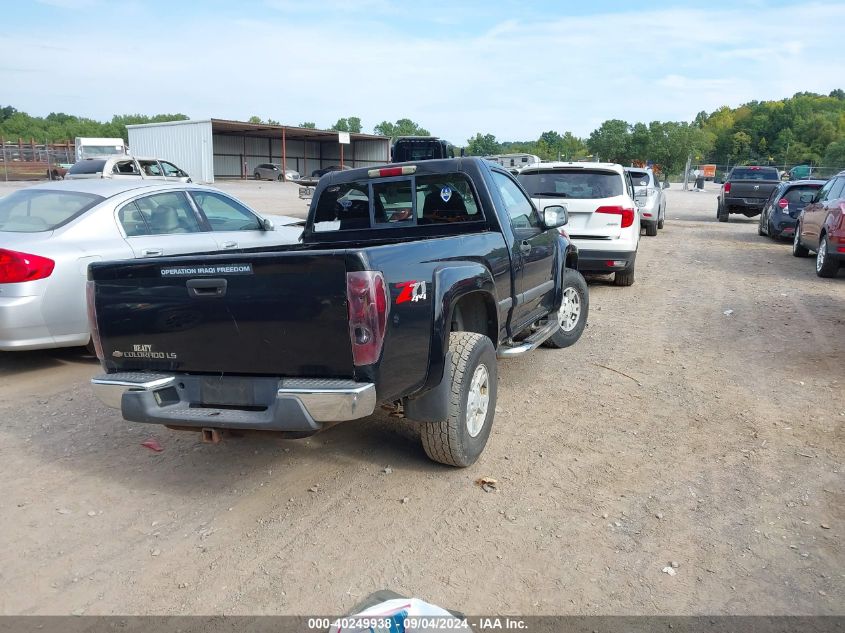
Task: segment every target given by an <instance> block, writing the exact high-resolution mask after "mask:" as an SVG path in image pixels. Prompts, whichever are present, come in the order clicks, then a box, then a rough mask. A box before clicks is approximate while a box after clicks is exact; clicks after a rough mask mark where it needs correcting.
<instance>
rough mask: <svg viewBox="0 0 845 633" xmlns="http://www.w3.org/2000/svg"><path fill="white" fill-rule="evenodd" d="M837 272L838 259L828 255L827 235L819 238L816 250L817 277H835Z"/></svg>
mask: <svg viewBox="0 0 845 633" xmlns="http://www.w3.org/2000/svg"><path fill="white" fill-rule="evenodd" d="M838 272H839V261H838V260H836V259H834V258H833V257H831V256H830V252H829V250H828V247H827V235H822V236H821V238H820V239H819V250H817V251H816V274H817V275H818V276H819V277H828V278H829V277H836V274H837V273H838Z"/></svg>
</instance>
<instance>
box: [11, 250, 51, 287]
mask: <svg viewBox="0 0 845 633" xmlns="http://www.w3.org/2000/svg"><path fill="white" fill-rule="evenodd" d="M55 267H56V262H54V261H53V260H52V259H48V258H46V257H39V256H38V255H30V254H29V253H19V252H17V251H10V250H6V249H5V248H0V284H17V283H21V282H23V281H35V280H36V279H45V278H46V277H49V276H50V275H51V274H53V269H54V268H55Z"/></svg>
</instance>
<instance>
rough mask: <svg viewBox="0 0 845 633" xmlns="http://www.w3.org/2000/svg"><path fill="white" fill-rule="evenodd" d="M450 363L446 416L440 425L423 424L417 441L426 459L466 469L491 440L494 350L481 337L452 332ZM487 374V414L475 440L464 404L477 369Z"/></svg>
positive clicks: (493, 412)
mask: <svg viewBox="0 0 845 633" xmlns="http://www.w3.org/2000/svg"><path fill="white" fill-rule="evenodd" d="M449 351H450V352H451V358H452V362H451V363H450V365H449V366H448V367H447V368H446V371H447V372H448V374H447V375H445V376H444V377H443V379H444V380H449V381H450V382H451V385H450V390H449V416H448V417H447V418H446V419H445V420H443V421H442V422H426V423H423V424H422V425H421V426H420V439H421V440H422V445H423V449H424V450H425V454H426V455H428V456H429V458H431V459H433V460H434V461H436V462H440V463H441V464H447V465H449V466H458V467H460V468H466V467H467V466H471V465H472V464H474V463H475V461H476V460H477V459H478V456H479V455H481V452H482V451H483V450H484V447H485V446H486V445H487V439H488V438H489V437H490V429H491V427H492V426H493V417H494V415H495V411H496V382H497V378H498V374H497V371H496V350H495V349H494V348H493V343H492V342H491V341H490V339H489V338H487V337H486V336H484V335H483V334H476V333H475V332H452V333H451V334H450V335H449ZM481 366H483V367H484V369H485V370H486V372H487V392H486V393H487V412H486V415H485V416H484V419H483V422H482V426H481V428H480V429H479V430H478V431H477V433H476V435H475V437H473V436H472V435H471V434H470V431H469V428H468V427H467V412H468V411H467V409H468V407H467V404H468V397H469V391H470V385H471V384H472V382H473V378H474V377H475V374H476V370H477V369H478V368H479V367H481Z"/></svg>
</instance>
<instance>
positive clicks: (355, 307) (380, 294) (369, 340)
mask: <svg viewBox="0 0 845 633" xmlns="http://www.w3.org/2000/svg"><path fill="white" fill-rule="evenodd" d="M346 299H347V301H348V304H349V338H350V340H351V342H352V362H353V363H354V364H355V365H356V366H361V365H372V364H373V363H375V362H376V361H377V360H378V359H379V356H380V355H381V348H382V344H383V343H384V332H385V330H386V329H387V312H388V305H389V301H388V295H387V285H386V284H385V283H384V276H383V275H382V274H381V273H380V272H378V271H375V270H362V271H358V272H353V273H346Z"/></svg>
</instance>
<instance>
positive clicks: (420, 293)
mask: <svg viewBox="0 0 845 633" xmlns="http://www.w3.org/2000/svg"><path fill="white" fill-rule="evenodd" d="M396 287H397V288H399V289H400V290H401V292H400V293H399V296H398V297H396V303H397V305H398V304H400V303H407V302H408V301H413V302H415V303H416V302H417V301H424V300H425V296H426V295H425V282H424V281H402V282H400V283H398V284H396Z"/></svg>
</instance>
